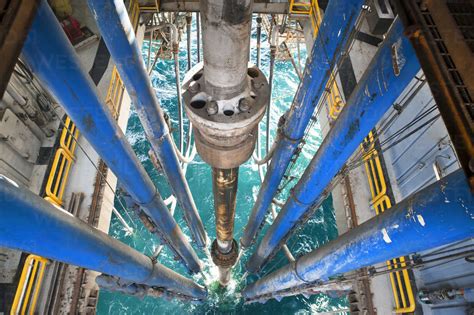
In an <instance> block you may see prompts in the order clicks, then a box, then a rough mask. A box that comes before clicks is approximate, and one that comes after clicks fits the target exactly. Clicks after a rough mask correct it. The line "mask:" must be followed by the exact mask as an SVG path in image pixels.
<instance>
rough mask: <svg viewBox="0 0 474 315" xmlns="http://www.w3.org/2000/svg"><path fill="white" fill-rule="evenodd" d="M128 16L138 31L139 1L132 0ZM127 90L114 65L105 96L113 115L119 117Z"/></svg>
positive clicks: (134, 28)
mask: <svg viewBox="0 0 474 315" xmlns="http://www.w3.org/2000/svg"><path fill="white" fill-rule="evenodd" d="M128 16H129V17H130V21H131V23H132V26H133V30H134V31H137V27H138V22H139V19H140V6H139V4H138V1H136V0H132V1H130V4H129V6H128ZM124 92H125V86H124V84H123V82H122V79H121V78H120V74H119V73H118V70H117V67H116V66H114V68H113V69H112V76H111V78H110V82H109V87H108V89H107V95H106V96H105V104H107V106H108V107H109V109H110V111H111V112H112V116H113V117H114V118H115V119H117V118H118V116H119V113H120V109H121V106H122V100H123V93H124Z"/></svg>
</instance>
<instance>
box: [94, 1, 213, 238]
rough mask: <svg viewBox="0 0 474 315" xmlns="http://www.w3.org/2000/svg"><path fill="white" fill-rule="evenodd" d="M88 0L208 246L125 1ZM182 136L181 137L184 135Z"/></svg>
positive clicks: (196, 233)
mask: <svg viewBox="0 0 474 315" xmlns="http://www.w3.org/2000/svg"><path fill="white" fill-rule="evenodd" d="M88 3H89V7H90V9H91V11H92V13H93V15H94V17H95V19H96V22H97V25H98V27H99V29H100V31H101V34H102V36H103V38H104V41H105V43H106V44H107V48H108V49H109V51H110V54H111V56H112V58H113V60H114V62H115V65H116V66H117V69H118V71H119V73H120V77H121V78H122V80H123V81H124V83H125V86H126V88H127V92H128V93H129V95H130V97H131V98H132V101H133V104H134V105H135V107H136V109H137V112H138V116H139V118H140V121H141V123H142V125H143V128H144V129H145V133H146V135H147V138H148V140H149V141H150V143H151V146H152V148H153V150H154V151H155V153H156V155H157V157H158V159H159V160H160V164H161V166H162V169H163V171H164V173H165V174H166V177H167V178H168V182H169V184H170V186H171V188H172V190H173V192H174V194H175V196H176V199H177V200H178V203H179V205H180V207H181V209H182V210H183V212H184V218H185V220H186V223H187V225H188V226H189V229H190V231H191V234H192V237H193V239H194V240H195V241H196V243H197V245H198V246H200V247H206V245H207V235H206V231H205V229H204V225H203V223H202V221H201V218H200V216H199V213H198V211H197V208H196V205H195V203H194V200H193V197H192V195H191V191H190V189H189V186H188V183H187V182H186V178H185V177H184V174H183V171H182V169H181V166H180V163H179V160H178V157H177V155H176V152H175V151H174V146H173V143H172V142H171V141H173V140H172V139H171V136H170V134H169V130H168V127H167V125H166V122H165V120H164V117H163V111H162V109H161V107H160V104H159V101H158V99H157V97H156V95H155V90H154V89H153V87H152V86H151V82H150V78H149V77H148V74H147V72H146V68H145V63H144V61H143V58H142V55H141V53H140V49H139V47H138V44H137V41H136V38H135V33H134V30H133V27H132V24H131V22H130V19H129V17H128V13H127V10H126V8H125V5H124V3H123V1H114V0H89V1H88ZM178 97H180V95H178ZM180 138H181V139H182V136H180ZM180 141H181V140H180Z"/></svg>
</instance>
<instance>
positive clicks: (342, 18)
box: [240, 0, 365, 248]
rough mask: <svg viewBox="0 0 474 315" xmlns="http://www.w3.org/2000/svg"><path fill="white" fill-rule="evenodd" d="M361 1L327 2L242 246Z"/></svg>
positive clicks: (250, 238)
mask: <svg viewBox="0 0 474 315" xmlns="http://www.w3.org/2000/svg"><path fill="white" fill-rule="evenodd" d="M364 3H365V0H333V1H329V4H328V6H327V8H326V12H325V14H324V18H323V21H322V22H321V25H320V28H319V32H318V36H317V38H316V41H315V43H314V46H313V50H312V53H311V57H310V60H309V61H308V65H307V66H306V69H305V72H304V76H303V80H302V82H301V83H300V85H299V87H298V91H297V92H296V96H295V98H294V100H293V106H292V108H291V110H290V112H289V114H288V117H287V118H286V122H285V125H284V126H283V130H282V137H281V139H280V140H279V142H278V144H277V147H276V148H275V151H274V153H273V156H272V160H271V162H270V165H269V166H268V170H267V173H266V174H265V179H264V181H263V183H262V186H261V187H260V191H259V192H258V196H257V200H256V202H255V205H254V206H253V208H252V212H251V214H250V217H249V221H248V223H247V226H246V227H245V230H244V233H243V236H242V238H241V239H240V244H241V245H242V247H244V248H248V247H250V246H251V245H252V243H253V242H254V241H255V239H256V236H257V234H258V232H259V230H260V228H261V226H262V224H263V221H264V219H265V216H266V214H267V211H268V209H269V207H270V205H271V203H272V201H273V198H274V197H275V194H276V192H277V190H278V186H279V184H280V182H281V179H282V178H283V175H284V174H285V171H286V169H287V167H288V165H289V163H290V161H291V159H292V158H293V156H294V154H295V152H296V149H297V148H298V145H299V143H300V141H301V139H302V138H303V136H304V132H305V129H306V127H307V126H308V123H309V122H310V120H311V117H312V116H313V112H314V109H315V107H316V105H317V104H318V102H319V99H320V98H321V97H322V96H323V94H324V90H325V88H326V84H327V82H328V79H329V77H330V76H329V74H330V73H331V71H332V69H334V66H335V65H336V64H337V63H338V61H339V60H340V59H341V56H342V55H343V50H344V48H345V47H347V44H348V42H349V40H350V38H351V36H350V35H351V32H352V31H353V30H354V25H355V23H356V21H357V18H358V17H359V15H360V12H361V10H362V5H363V4H364ZM335 21H337V23H336V22H335Z"/></svg>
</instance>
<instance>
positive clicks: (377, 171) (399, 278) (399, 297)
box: [361, 132, 416, 314]
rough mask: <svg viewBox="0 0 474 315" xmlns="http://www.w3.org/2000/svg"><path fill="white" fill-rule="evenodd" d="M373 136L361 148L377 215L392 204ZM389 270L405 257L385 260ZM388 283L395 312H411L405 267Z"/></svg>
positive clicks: (412, 305) (411, 297) (403, 264)
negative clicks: (363, 152)
mask: <svg viewBox="0 0 474 315" xmlns="http://www.w3.org/2000/svg"><path fill="white" fill-rule="evenodd" d="M374 143H375V141H374V136H373V133H372V132H370V133H369V135H368V136H367V137H366V138H365V139H364V144H365V146H364V145H361V146H362V149H363V150H364V147H365V150H366V152H367V153H366V154H365V155H364V165H365V172H366V174H367V179H368V181H369V188H370V193H371V195H372V205H373V207H374V209H375V213H376V214H377V215H379V214H380V213H382V212H384V211H385V210H386V209H389V208H390V207H391V206H392V201H391V200H390V197H389V196H388V195H387V183H386V181H385V176H384V173H383V169H382V163H381V161H380V158H379V155H378V152H377V150H376V149H375V146H374ZM387 267H388V269H389V270H391V269H397V268H404V267H406V262H405V257H399V258H395V259H392V260H389V261H387ZM389 276H390V284H391V286H392V292H393V296H394V299H395V306H396V309H395V312H396V313H398V314H403V313H413V312H414V311H415V307H416V304H415V296H414V294H413V288H412V286H411V282H410V276H409V274H408V271H407V270H406V269H403V270H397V271H393V272H391V273H390V274H389Z"/></svg>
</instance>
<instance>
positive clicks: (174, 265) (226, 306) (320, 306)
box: [97, 21, 347, 314]
mask: <svg viewBox="0 0 474 315" xmlns="http://www.w3.org/2000/svg"><path fill="white" fill-rule="evenodd" d="M254 26H255V21H254ZM262 37H263V38H262V59H261V68H262V69H263V71H264V73H265V74H266V75H267V77H268V65H269V56H270V51H269V45H268V42H267V41H266V34H265V33H264V32H263V35H262ZM255 44H256V34H255V28H253V34H252V44H251V47H252V50H251V62H255V60H256V50H255ZM303 46H304V45H301V47H302V53H303V56H304V55H305V51H304V48H303ZM201 47H202V46H201ZM147 51H148V42H145V43H144V45H143V56H144V58H145V59H146V55H147ZM192 52H193V54H192V64H193V65H195V64H196V63H197V52H196V35H195V25H193V33H192ZM152 56H153V53H152ZM302 60H304V58H303V59H302ZM186 69H187V57H186V34H183V36H182V41H181V44H180V70H181V80H182V79H183V77H184V74H185V72H186ZM151 79H152V84H153V86H154V88H155V91H156V93H157V96H158V98H159V100H160V103H161V106H162V108H163V109H164V110H165V111H166V112H167V113H168V114H169V115H170V117H171V121H172V126H173V127H174V129H177V128H178V121H177V98H176V86H175V74H174V65H173V61H172V60H159V61H158V62H157V65H156V67H155V69H154V71H153V73H152V77H151ZM298 83H299V80H298V77H297V75H296V73H295V71H294V69H293V66H292V65H291V63H290V62H283V61H278V62H276V64H275V73H274V88H273V93H272V97H273V101H272V104H271V106H272V114H271V124H270V126H271V130H272V135H274V134H275V131H276V125H277V122H278V118H279V117H280V116H281V115H282V114H283V113H284V112H285V111H286V110H287V109H288V108H289V107H290V105H291V102H292V100H293V96H294V93H295V92H296V89H297V86H298ZM264 120H265V119H264ZM264 120H263V122H262V123H261V128H262V129H261V130H262V131H263V130H265V128H266V126H265V122H264ZM185 127H186V131H187V127H188V121H187V119H185ZM174 134H175V139H177V138H176V136H177V133H176V131H174ZM126 135H127V138H128V140H129V141H130V143H131V144H132V146H133V148H134V150H135V152H136V154H137V155H138V157H139V159H140V160H141V161H142V163H143V165H144V166H145V168H146V170H147V171H148V173H149V174H150V175H151V177H152V179H153V181H154V182H155V184H156V185H157V187H158V188H159V191H160V193H161V194H162V196H163V198H167V197H168V196H169V195H170V188H169V186H168V185H167V183H166V180H165V179H164V177H163V175H162V174H159V173H158V172H157V171H156V170H155V169H154V167H153V165H152V163H151V161H150V159H149V157H148V150H149V148H150V144H149V143H148V141H147V140H146V138H145V135H144V132H143V128H142V126H141V124H140V121H139V119H138V116H137V115H136V113H135V111H134V109H133V106H132V111H131V115H130V119H129V121H128V126H127V131H126ZM321 140H322V139H321V133H320V130H319V127H318V126H317V125H316V126H315V127H314V128H313V130H311V131H310V137H309V141H308V142H307V144H306V145H305V146H304V150H303V152H302V154H301V155H300V158H299V160H298V161H297V163H296V165H295V168H294V170H293V172H292V175H293V176H296V177H299V176H300V175H301V174H302V173H303V170H304V169H305V167H306V165H307V163H308V162H309V160H310V159H311V157H312V155H313V154H314V152H315V151H316V149H317V147H318V146H319V144H320V142H321ZM263 142H264V141H263ZM186 178H187V180H188V183H189V186H190V189H191V192H192V194H193V196H194V200H195V202H196V205H197V208H198V210H199V213H200V215H201V219H202V221H203V222H204V224H205V227H206V229H207V233H208V235H209V238H210V239H211V240H213V239H215V225H214V224H215V221H214V209H213V196H212V184H211V169H210V167H209V166H208V165H207V164H205V163H204V162H203V161H202V160H201V159H200V158H199V156H196V159H195V160H194V161H193V162H192V163H191V164H190V165H189V167H188V169H187V173H186ZM295 183H296V181H293V182H291V183H290V184H289V185H288V186H287V187H286V188H285V189H284V191H283V192H282V194H281V195H280V196H279V197H278V198H279V199H280V200H285V199H286V197H287V194H288V190H289V188H291V187H292V186H293V185H294V184H295ZM259 186H260V179H259V175H258V170H257V167H256V166H255V165H254V164H253V163H252V161H251V160H250V161H248V162H247V163H245V164H244V165H242V166H241V167H240V170H239V188H238V195H237V209H236V218H235V232H234V235H235V236H234V237H235V239H237V240H238V239H239V238H240V236H241V234H242V230H243V228H244V226H245V224H246V223H247V218H248V216H249V213H250V211H251V208H252V206H253V203H254V201H255V199H256V196H257V193H258V189H259ZM116 207H117V208H118V209H121V208H120V204H119V203H118V202H117V201H116ZM121 210H122V211H123V209H121ZM125 217H126V216H125ZM132 218H134V222H130V224H131V225H132V226H133V227H136V228H135V232H134V233H133V234H132V235H128V234H127V233H126V232H125V230H124V229H123V227H122V225H121V224H120V222H119V221H118V220H117V219H116V218H115V217H113V218H112V225H111V228H110V235H112V236H113V237H115V238H117V239H119V240H120V241H122V242H124V243H126V244H128V245H130V246H132V247H133V248H135V249H137V250H139V251H141V252H143V253H145V254H146V255H151V254H152V253H153V251H154V249H155V248H156V247H157V246H159V245H160V243H159V240H158V239H157V238H156V237H155V236H154V235H151V234H150V233H149V232H148V231H147V230H146V229H145V228H144V227H143V226H142V224H141V223H140V222H139V220H138V219H137V218H135V217H134V216H133V215H132ZM175 218H176V220H178V222H179V225H180V226H181V228H182V229H183V231H184V233H185V234H186V235H189V230H188V229H187V227H186V224H185V222H184V220H183V218H182V211H181V209H180V208H179V206H178V207H177V209H176V212H175ZM126 219H127V217H126ZM270 222H271V220H270V219H268V222H267V223H268V224H267V225H266V226H265V227H264V229H263V231H262V233H261V234H260V237H261V236H262V235H263V233H264V232H265V231H266V229H267V228H268V226H269V223H270ZM336 236H337V229H336V223H335V218H334V210H333V208H332V199H331V197H329V198H328V199H327V200H326V201H325V202H324V203H323V205H322V206H321V208H320V209H319V210H318V211H317V212H316V213H315V215H314V216H313V217H312V218H311V219H310V220H309V222H308V223H307V224H306V225H305V227H304V228H302V229H301V230H299V231H298V233H297V235H295V236H293V237H291V238H290V240H289V241H288V246H289V248H290V250H291V252H292V253H293V255H294V256H295V257H298V256H300V255H303V254H304V253H307V252H308V251H311V250H312V249H314V248H317V247H318V246H320V245H322V244H324V243H326V242H327V241H328V240H330V239H332V238H334V237H336ZM195 248H196V247H195ZM252 250H253V249H250V251H247V253H246V254H245V255H244V256H243V257H242V259H241V260H240V262H239V263H238V264H237V265H236V266H235V267H234V270H233V280H232V282H231V284H230V286H229V288H228V289H227V291H225V292H220V291H219V290H217V286H216V285H215V284H216V283H215V282H213V281H216V279H217V270H216V268H215V267H214V266H213V264H212V262H210V261H209V260H207V258H205V255H203V253H201V252H198V254H199V256H200V257H201V258H202V259H203V261H204V262H205V266H206V267H205V271H204V273H205V274H206V275H207V277H208V278H209V279H210V280H211V281H210V283H206V284H207V285H208V289H209V299H208V301H206V302H204V303H201V304H193V303H183V302H180V301H166V300H164V299H156V298H149V297H145V298H143V299H139V298H137V297H130V296H127V295H123V294H120V293H113V292H107V291H101V292H100V296H99V302H98V307H97V313H98V314H188V313H194V314H314V313H324V312H328V311H336V310H340V309H345V308H346V305H347V301H346V299H345V298H331V297H328V296H326V295H324V294H318V295H313V296H311V297H310V298H306V297H303V296H296V297H287V298H284V299H283V300H282V301H281V302H277V301H275V300H270V301H268V302H267V303H266V304H264V305H262V304H251V305H243V302H242V300H241V299H240V298H239V294H238V292H239V291H240V289H241V288H243V287H245V284H246V283H248V282H252V281H255V280H256V279H257V277H256V276H250V277H248V278H247V279H246V280H243V281H242V280H241V278H242V275H243V273H244V268H243V266H244V264H245V262H246V260H247V258H248V257H249V253H250V252H251V251H252ZM159 261H160V263H162V264H163V265H165V266H167V267H169V268H171V269H173V270H175V271H176V272H179V273H181V274H183V275H186V271H185V268H184V267H183V266H182V265H181V264H180V263H178V262H176V261H175V260H174V259H173V255H172V254H171V252H170V251H169V250H168V249H166V248H165V249H164V250H163V251H162V253H161V255H160V256H159ZM286 263H287V260H286V257H285V256H284V255H283V254H282V253H279V254H278V255H277V256H275V258H274V259H273V261H272V262H271V263H269V264H268V266H267V267H266V268H265V269H264V270H263V274H265V273H268V272H270V271H273V270H275V269H277V268H278V267H280V266H283V265H285V264H286ZM187 276H188V277H189V275H187ZM193 278H194V279H195V280H196V281H197V282H199V283H201V284H204V281H203V279H202V277H201V276H200V275H198V276H194V277H193Z"/></svg>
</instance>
